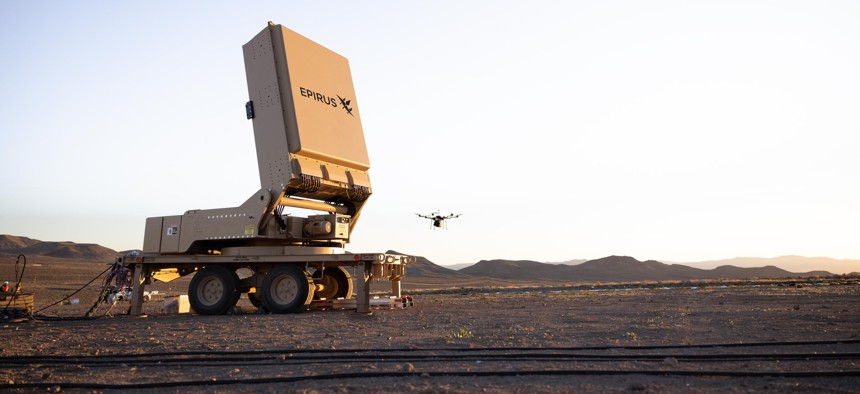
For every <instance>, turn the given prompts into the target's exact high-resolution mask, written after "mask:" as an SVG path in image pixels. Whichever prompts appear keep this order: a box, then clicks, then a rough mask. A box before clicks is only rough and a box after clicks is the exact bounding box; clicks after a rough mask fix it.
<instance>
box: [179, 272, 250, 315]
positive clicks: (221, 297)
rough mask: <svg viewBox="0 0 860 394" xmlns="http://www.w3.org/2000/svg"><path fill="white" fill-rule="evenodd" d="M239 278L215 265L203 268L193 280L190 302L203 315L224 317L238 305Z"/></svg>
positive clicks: (190, 286) (189, 295)
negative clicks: (231, 308)
mask: <svg viewBox="0 0 860 394" xmlns="http://www.w3.org/2000/svg"><path fill="white" fill-rule="evenodd" d="M237 295H239V277H238V276H236V273H235V272H233V271H230V270H229V269H227V268H224V267H221V266H217V265H213V266H209V267H206V268H203V269H202V270H200V271H199V272H197V273H196V274H194V278H191V284H189V285H188V301H189V302H190V303H191V308H193V309H194V311H195V312H197V313H199V314H201V315H223V314H225V313H227V311H228V310H229V309H230V307H232V306H233V305H235V304H236V302H235V300H236V299H237V298H238V297H237Z"/></svg>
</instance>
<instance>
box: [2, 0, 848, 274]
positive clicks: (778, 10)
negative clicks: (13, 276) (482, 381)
mask: <svg viewBox="0 0 860 394" xmlns="http://www.w3.org/2000/svg"><path fill="white" fill-rule="evenodd" d="M269 20H271V21H274V22H275V23H280V24H283V25H285V26H287V27H289V28H291V29H293V30H295V31H297V32H299V33H300V34H302V35H304V36H306V37H308V38H310V39H312V40H314V41H316V42H318V43H320V44H322V45H324V46H326V47H328V48H330V49H332V50H333V51H335V52H338V53H339V54H341V55H343V56H345V57H347V58H348V59H349V61H350V65H351V67H352V77H353V80H354V81H355V84H356V86H355V88H356V95H357V97H356V100H355V102H356V103H357V105H358V106H359V107H360V109H361V117H362V121H363V126H364V131H365V135H366V140H367V144H368V151H369V154H370V160H371V170H370V176H371V180H372V184H373V191H374V194H373V196H372V197H371V199H370V202H369V203H368V205H367V206H366V208H365V210H364V211H363V212H362V215H361V220H360V221H359V223H358V225H357V227H356V231H355V232H354V233H353V242H352V243H351V244H350V245H349V247H348V249H349V250H351V251H355V252H376V251H385V250H388V249H394V250H397V251H400V252H404V253H410V254H415V255H421V256H426V257H428V258H429V259H431V260H432V261H434V262H436V263H440V264H455V263H473V262H476V261H478V260H481V259H493V258H504V259H530V260H537V261H564V260H569V259H574V258H599V257H604V256H607V255H612V254H617V255H630V256H634V257H636V258H639V259H640V260H644V259H665V260H671V261H698V260H712V259H721V258H729V257H734V256H761V257H773V256H779V255H786V254H797V255H806V256H830V257H836V258H860V179H858V176H857V175H858V169H860V154H858V148H860V50H858V42H860V23H858V20H860V2H857V1H843V2H838V1H798V2H796V1H736V2H733V1H581V2H578V1H557V2H550V1H511V2H502V1H486V2H477V1H451V2H442V1H432V2H431V1H428V2H403V1H370V2H352V1H350V2H348V1H327V2H288V1H273V2H238V1H236V2H226V1H220V2H216V1H182V2H175V1H147V2H114V1H110V2H108V1H105V2H97V1H81V2H73V1H53V2H39V1H16V2H13V1H4V2H0V56H2V62H0V168H2V172H0V234H13V235H23V236H28V237H31V238H36V239H41V240H46V241H75V242H81V243H98V244H101V245H104V246H107V247H110V248H113V249H117V250H123V249H132V248H140V247H142V243H143V230H144V224H145V219H146V217H150V216H164V215H176V214H181V213H183V212H185V211H186V210H189V209H198V208H199V209H206V208H221V207H231V206H237V205H239V204H241V203H242V202H244V201H245V200H246V199H247V198H248V197H250V196H251V195H252V194H253V193H254V192H256V191H257V190H258V189H259V187H260V183H259V177H258V172H257V164H256V158H255V157H256V152H255V149H254V141H253V132H252V127H251V122H250V121H248V120H246V119H245V113H244V103H245V101H247V99H248V93H247V87H246V84H245V71H244V63H243V58H242V48H241V47H242V45H243V44H244V43H246V42H247V41H249V40H250V39H251V38H252V37H253V36H254V35H256V34H257V33H258V32H259V31H260V30H262V29H263V28H264V27H265V26H266V22H267V21H269ZM437 209H440V210H442V211H443V213H449V212H456V213H461V214H462V217H460V218H458V219H455V220H452V221H450V222H449V225H448V230H447V231H441V230H431V227H430V223H429V221H426V220H424V219H420V218H418V217H417V216H415V213H429V212H431V211H434V210H437Z"/></svg>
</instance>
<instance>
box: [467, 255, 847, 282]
mask: <svg viewBox="0 0 860 394" xmlns="http://www.w3.org/2000/svg"><path fill="white" fill-rule="evenodd" d="M458 272H461V273H465V274H470V275H476V276H484V277H491V278H499V279H513V278H516V277H522V276H524V275H527V276H528V277H529V279H532V280H544V281H555V282H559V281H561V282H608V281H611V282H628V281H642V280H652V281H660V280H690V279H720V278H726V279H742V278H792V277H805V276H830V275H833V274H831V273H830V272H827V271H811V272H801V273H795V272H789V271H786V270H784V269H781V268H778V267H775V266H764V267H754V268H745V267H736V266H732V265H723V266H720V267H716V268H714V269H701V268H695V267H690V266H687V265H682V264H665V263H661V262H659V261H655V260H647V261H639V260H636V259H635V258H633V257H629V256H609V257H604V258H601V259H596V260H589V261H586V262H584V263H580V264H577V265H567V264H547V263H539V262H536V261H527V260H526V261H510V260H482V261H479V262H478V263H477V264H475V265H472V266H469V267H466V268H463V269H461V270H459V271H458Z"/></svg>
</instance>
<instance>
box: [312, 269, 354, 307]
mask: <svg viewBox="0 0 860 394" xmlns="http://www.w3.org/2000/svg"><path fill="white" fill-rule="evenodd" d="M317 282H318V283H321V284H323V285H325V289H324V290H323V291H321V292H316V293H314V299H317V300H319V299H322V298H325V299H329V300H333V299H337V298H343V299H345V300H348V299H350V298H352V275H350V274H349V271H347V270H346V268H344V267H329V268H326V269H325V270H323V277H322V278H321V279H319V280H318V281H317Z"/></svg>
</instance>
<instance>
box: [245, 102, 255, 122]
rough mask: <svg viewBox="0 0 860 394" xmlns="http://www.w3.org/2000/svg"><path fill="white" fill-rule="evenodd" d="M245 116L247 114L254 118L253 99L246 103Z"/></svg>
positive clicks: (249, 117)
mask: <svg viewBox="0 0 860 394" xmlns="http://www.w3.org/2000/svg"><path fill="white" fill-rule="evenodd" d="M245 116H247V117H248V119H253V118H254V103H253V102H252V101H248V102H247V103H245Z"/></svg>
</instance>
